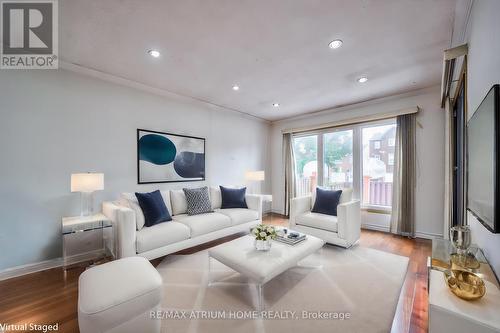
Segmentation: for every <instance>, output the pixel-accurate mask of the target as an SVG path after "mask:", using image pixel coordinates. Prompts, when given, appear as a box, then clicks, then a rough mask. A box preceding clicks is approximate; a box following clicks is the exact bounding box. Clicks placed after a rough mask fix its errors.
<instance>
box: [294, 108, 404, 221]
mask: <svg viewBox="0 0 500 333" xmlns="http://www.w3.org/2000/svg"><path fill="white" fill-rule="evenodd" d="M394 124H396V118H395V117H393V118H387V119H382V120H374V121H368V122H362V123H357V124H350V125H342V126H337V127H330V128H324V129H319V130H312V131H305V132H299V133H293V134H292V142H293V140H294V139H295V138H300V137H307V136H313V135H316V136H317V139H316V144H317V147H316V150H317V159H318V160H317V161H318V163H317V165H318V170H317V173H318V178H317V183H318V186H323V184H324V172H323V171H324V170H323V167H324V140H323V135H324V134H328V133H335V132H342V131H346V130H352V159H353V160H352V164H353V182H352V188H353V199H356V200H360V203H361V209H362V210H364V211H370V212H376V213H379V214H391V212H392V206H379V205H365V204H363V198H362V193H363V128H368V127H375V126H384V125H394ZM295 164H296V161H294V166H295ZM295 171H296V166H295V167H294V172H295Z"/></svg>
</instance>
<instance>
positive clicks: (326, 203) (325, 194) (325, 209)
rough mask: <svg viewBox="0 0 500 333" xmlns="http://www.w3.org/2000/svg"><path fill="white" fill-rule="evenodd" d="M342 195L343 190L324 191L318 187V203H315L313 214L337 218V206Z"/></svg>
mask: <svg viewBox="0 0 500 333" xmlns="http://www.w3.org/2000/svg"><path fill="white" fill-rule="evenodd" d="M341 195H342V190H338V191H332V190H323V189H321V188H319V187H316V201H315V202H314V207H313V209H312V212H313V213H321V214H326V215H333V216H337V206H338V204H339V201H340V196H341Z"/></svg>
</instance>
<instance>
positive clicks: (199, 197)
mask: <svg viewBox="0 0 500 333" xmlns="http://www.w3.org/2000/svg"><path fill="white" fill-rule="evenodd" d="M182 190H183V191H184V194H185V195H186V201H187V214H188V215H198V214H205V213H211V212H213V210H212V204H211V203H210V195H209V194H208V187H206V186H205V187H200V188H184V189H182Z"/></svg>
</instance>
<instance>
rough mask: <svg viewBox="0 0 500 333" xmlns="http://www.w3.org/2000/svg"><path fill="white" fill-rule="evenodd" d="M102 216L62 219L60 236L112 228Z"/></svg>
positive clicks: (108, 221) (109, 222)
mask: <svg viewBox="0 0 500 333" xmlns="http://www.w3.org/2000/svg"><path fill="white" fill-rule="evenodd" d="M101 215H102V214H97V215H92V216H86V217H81V216H76V217H67V218H63V223H62V234H63V235H68V234H74V233H77V232H84V231H91V230H97V229H104V228H110V227H112V224H111V221H110V220H109V219H108V218H106V216H104V215H102V216H101Z"/></svg>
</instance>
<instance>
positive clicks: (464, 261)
mask: <svg viewBox="0 0 500 333" xmlns="http://www.w3.org/2000/svg"><path fill="white" fill-rule="evenodd" d="M450 261H451V269H460V268H465V269H478V268H479V267H480V266H481V264H480V263H479V261H478V260H477V259H476V257H475V256H474V255H473V254H471V253H466V254H463V255H462V254H458V253H452V254H451V255H450Z"/></svg>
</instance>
